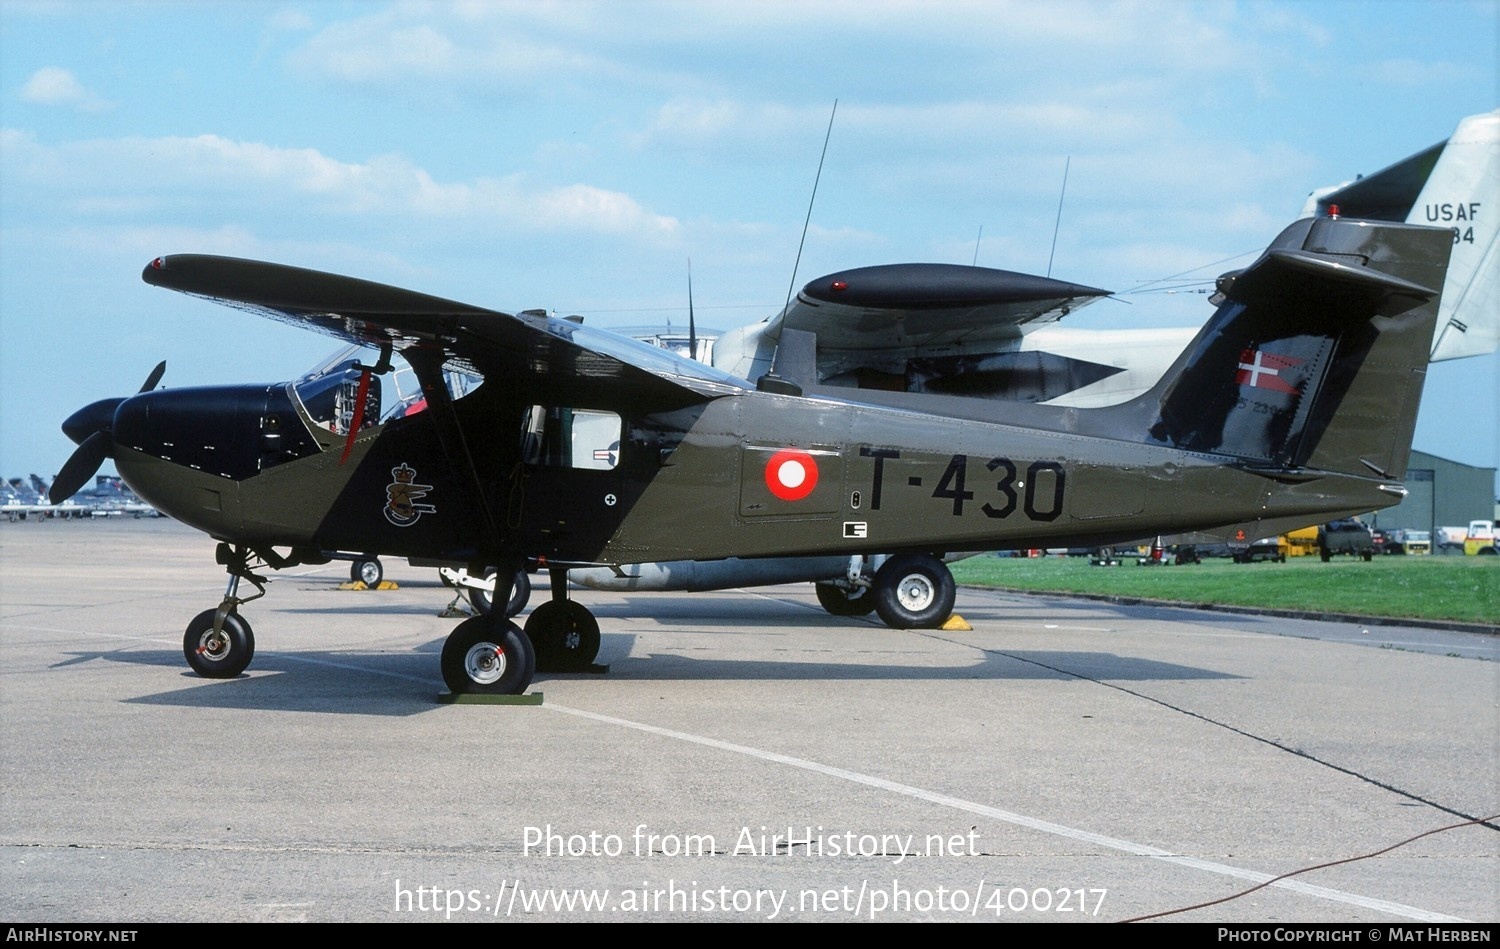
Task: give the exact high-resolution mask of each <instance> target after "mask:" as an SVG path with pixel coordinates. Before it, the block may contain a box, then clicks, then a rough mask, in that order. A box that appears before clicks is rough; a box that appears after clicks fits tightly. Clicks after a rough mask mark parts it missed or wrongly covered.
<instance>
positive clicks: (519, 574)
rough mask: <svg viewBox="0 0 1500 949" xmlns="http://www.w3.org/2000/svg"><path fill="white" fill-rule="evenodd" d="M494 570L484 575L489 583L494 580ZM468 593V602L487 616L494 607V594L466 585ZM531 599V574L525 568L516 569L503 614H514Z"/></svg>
mask: <svg viewBox="0 0 1500 949" xmlns="http://www.w3.org/2000/svg"><path fill="white" fill-rule="evenodd" d="M495 575H496V574H495V571H493V570H491V571H489V572H488V573H486V574H485V575H484V578H485V580H487V581H489V582H490V583H491V584H493V583H494V581H495ZM465 589H466V590H468V593H469V602H470V603H472V604H474V609H475V610H477V611H478V612H479V613H480V614H481V615H484V616H488V615H489V614H490V613H491V612H493V611H494V609H495V595H494V594H493V593H491V592H490V591H489V590H476V589H474V588H473V587H466V588H465ZM530 599H531V575H530V574H529V573H527V572H526V571H525V570H517V571H516V578H515V581H514V583H512V584H511V588H510V600H509V601H508V602H507V603H506V604H505V615H506V616H516V615H517V614H519V613H520V612H521V611H522V610H524V609H526V603H527V602H528V601H529V600H530Z"/></svg>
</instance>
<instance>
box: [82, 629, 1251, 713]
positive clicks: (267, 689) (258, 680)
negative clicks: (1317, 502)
mask: <svg viewBox="0 0 1500 949" xmlns="http://www.w3.org/2000/svg"><path fill="white" fill-rule="evenodd" d="M441 642H442V641H441V640H440V639H436V640H433V641H432V642H429V643H425V644H423V645H420V646H418V647H416V648H414V649H409V650H399V651H391V652H359V651H356V650H348V651H326V652H322V651H312V652H298V653H277V652H274V651H266V652H262V653H260V654H258V655H257V656H256V671H255V672H254V673H252V674H241V675H240V676H239V677H237V678H234V679H224V680H215V681H205V680H202V679H199V678H197V677H195V676H193V675H192V674H191V673H190V672H188V671H186V670H181V662H182V654H181V652H180V651H176V650H166V649H133V650H128V651H124V650H122V651H106V652H73V653H71V656H72V658H69V659H67V660H64V661H62V662H59V663H56V664H55V665H54V666H53V668H64V667H67V666H70V665H78V664H82V663H84V662H88V661H90V660H94V659H103V660H107V661H110V662H123V663H130V664H135V665H142V666H153V667H167V668H172V669H173V670H174V671H173V673H172V674H171V676H170V681H172V682H181V681H189V682H191V683H192V685H191V686H189V687H188V688H183V689H176V690H173V691H169V692H161V693H158V694H155V695H143V696H139V697H136V698H131V699H126V700H124V701H125V702H127V703H129V704H144V705H175V706H182V707H187V708H221V709H247V710H249V709H255V710H268V711H301V712H329V713H334V714H342V715H349V714H353V715H380V716H408V715H415V714H417V713H419V712H426V711H431V710H434V709H438V708H442V707H444V706H441V705H439V704H437V702H436V701H435V699H436V697H437V696H438V694H439V693H441V692H443V691H444V689H443V684H442V681H441V680H440V679H439V678H438V677H437V676H435V675H433V674H432V654H433V653H434V652H436V651H437V650H439V649H440V648H441ZM634 647H635V637H634V636H632V635H629V634H605V635H604V645H603V647H602V648H601V650H600V659H601V661H603V662H606V663H608V664H609V666H610V671H609V672H608V673H607V674H606V675H607V677H608V678H609V679H612V680H614V681H616V682H643V683H644V682H652V681H702V682H752V681H818V680H822V681H830V682H860V681H887V682H897V681H920V682H961V681H969V680H986V679H988V680H996V681H1007V680H1008V681H1023V680H1053V681H1066V680H1069V679H1073V678H1078V677H1083V678H1089V679H1102V680H1109V681H1185V680H1205V679H1235V678H1241V677H1240V676H1234V675H1230V674H1227V673H1222V672H1216V671H1212V670H1207V669H1197V668H1192V667H1189V666H1182V665H1177V664H1175V663H1169V662H1159V661H1156V660H1146V659H1136V658H1132V657H1129V656H1119V655H1115V654H1111V653H1101V652H1087V651H1076V652H1070V651H1067V650H1035V651H1010V652H1005V653H1001V652H996V651H978V650H972V649H970V650H967V654H965V655H962V656H958V657H955V658H946V657H944V658H935V657H932V656H931V655H930V654H929V653H926V652H925V650H923V651H921V652H913V653H907V652H905V651H902V650H898V649H891V648H882V649H863V650H862V649H859V648H854V649H848V650H845V649H828V648H817V649H806V650H801V649H797V648H795V647H789V648H786V649H785V650H784V651H785V652H786V653H787V654H788V656H787V658H786V659H785V660H766V659H737V658H733V657H727V656H723V655H714V656H713V657H711V658H699V657H697V656H692V655H685V654H684V652H683V650H680V649H676V648H674V647H672V646H671V645H667V646H666V648H661V644H658V645H657V648H656V650H655V651H653V652H651V653H649V654H646V655H640V656H632V655H631V652H632V650H633V648H634ZM953 648H955V649H958V650H962V649H963V648H964V647H958V646H955V647H953ZM688 651H692V647H688ZM862 653H863V654H866V655H870V654H877V655H879V656H880V657H882V658H883V659H886V660H889V661H884V662H881V661H876V662H870V661H861V654H862ZM976 653H977V661H975V658H976ZM903 656H905V657H906V660H902V657H903ZM913 659H915V660H920V661H922V662H927V663H932V664H923V665H914V664H913V662H912V661H907V660H913ZM362 673H363V674H362ZM580 678H582V679H590V678H597V676H596V675H595V674H593V673H556V674H553V673H542V674H540V675H539V676H538V678H537V680H536V681H537V688H538V689H540V690H545V688H546V684H547V682H548V681H560V680H576V679H580ZM163 681H167V680H166V677H165V675H164V676H163Z"/></svg>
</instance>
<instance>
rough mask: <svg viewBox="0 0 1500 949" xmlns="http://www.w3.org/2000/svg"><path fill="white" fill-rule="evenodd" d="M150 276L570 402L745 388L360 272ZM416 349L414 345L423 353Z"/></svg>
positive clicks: (209, 266) (619, 344)
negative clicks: (359, 276) (356, 275)
mask: <svg viewBox="0 0 1500 949" xmlns="http://www.w3.org/2000/svg"><path fill="white" fill-rule="evenodd" d="M141 277H142V279H143V280H145V281H146V282H147V283H149V284H152V285H153V286H158V287H164V288H167V289H170V290H178V291H181V292H183V293H188V294H191V295H194V296H200V297H204V298H207V299H210V300H214V301H216V302H219V303H224V304H226V305H229V306H233V307H236V308H238V309H244V310H248V311H250V312H253V313H257V314H259V315H262V316H267V317H270V318H272V319H275V320H279V321H281V322H286V323H291V324H293V325H296V326H301V327H304V328H307V329H313V330H317V331H319V332H323V333H327V334H329V335H331V336H336V337H338V338H340V339H343V340H347V341H349V342H355V343H363V344H368V345H374V346H386V345H389V346H391V347H392V348H393V349H395V350H397V351H402V352H406V353H407V354H408V355H415V354H418V353H420V354H424V355H429V356H430V357H432V356H438V355H439V354H440V356H441V361H442V362H443V363H444V364H445V365H447V366H449V367H452V368H462V369H466V370H469V371H472V372H476V373H479V374H480V375H483V376H485V377H486V378H487V379H501V380H504V381H505V384H507V385H518V386H525V387H527V388H528V390H530V391H532V392H534V393H535V394H536V395H537V397H538V398H540V399H546V398H548V395H549V393H566V396H567V398H568V400H569V404H574V405H584V404H588V403H590V402H597V403H599V404H601V405H608V404H617V405H623V404H626V403H629V404H633V405H636V406H641V407H652V408H654V407H663V408H665V407H670V406H675V405H683V404H688V403H691V402H695V401H701V400H702V399H704V398H714V397H717V396H720V395H727V394H732V393H735V392H740V391H744V390H745V389H746V388H748V387H747V385H746V383H745V382H744V381H743V380H740V379H737V378H735V377H734V376H731V375H729V374H727V373H722V372H719V371H718V370H714V369H712V368H709V367H707V366H703V365H702V364H700V363H696V362H693V361H692V360H688V359H683V358H680V357H677V356H674V355H673V354H671V353H669V352H667V351H665V350H662V349H658V348H656V347H653V346H647V345H645V344H643V343H637V342H636V341H634V340H630V339H626V338H624V337H621V336H617V335H615V334H613V333H606V332H601V331H598V330H593V329H591V328H586V327H584V326H582V325H581V324H578V323H573V322H569V321H567V320H559V319H551V318H547V317H542V316H536V315H531V314H525V313H523V314H510V313H502V312H500V311H497V310H490V309H486V308H484V307H476V306H472V305H469V304H466V303H458V302H455V301H453V300H445V299H442V298H440V297H434V296H428V295H427V294H423V293H417V292H414V291H411V290H403V289H401V288H399V287H391V286H386V285H385V284H380V283H374V282H371V281H368V280H360V279H357V278H354V277H344V276H340V275H337V274H330V273H324V272H321V271H316V270H306V269H303V268H300V267H288V266H285V265H283V264H272V263H266V262H263V261H256V260H243V259H240V258H234V257H216V256H210V255H204V254H176V255H172V256H167V257H158V258H156V259H155V260H153V261H152V262H151V263H150V264H149V265H148V266H147V267H146V269H145V270H144V271H143V272H142V274H141ZM414 351H415V352H414Z"/></svg>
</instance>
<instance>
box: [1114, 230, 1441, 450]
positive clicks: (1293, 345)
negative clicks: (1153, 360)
mask: <svg viewBox="0 0 1500 949" xmlns="http://www.w3.org/2000/svg"><path fill="white" fill-rule="evenodd" d="M1451 246H1452V235H1451V234H1450V233H1449V232H1447V231H1443V230H1438V229H1436V228H1427V227H1414V226H1410V225H1405V224H1384V223H1377V222H1371V221H1350V220H1341V219H1336V218H1319V219H1304V220H1301V221H1298V222H1297V223H1295V224H1293V225H1291V226H1290V227H1288V228H1287V229H1286V230H1285V231H1283V232H1282V233H1281V235H1280V236H1278V237H1277V238H1276V240H1275V241H1274V242H1272V244H1271V246H1270V247H1268V248H1267V249H1266V252H1265V253H1264V254H1263V255H1262V256H1261V258H1260V259H1259V260H1258V261H1256V262H1255V263H1254V264H1253V265H1251V266H1250V267H1249V268H1248V269H1246V270H1244V271H1241V272H1239V273H1237V274H1231V275H1226V276H1225V277H1223V278H1221V280H1220V289H1221V294H1222V296H1223V298H1224V299H1223V302H1222V303H1221V304H1220V306H1219V309H1218V311H1217V312H1216V313H1215V314H1214V316H1213V318H1212V319H1210V320H1209V322H1208V324H1207V325H1206V326H1205V327H1204V328H1203V330H1202V331H1201V332H1200V333H1199V334H1198V336H1197V338H1196V339H1195V340H1194V341H1193V343H1192V344H1191V345H1189V347H1188V348H1187V350H1186V351H1185V352H1184V353H1183V355H1182V356H1181V357H1179V359H1178V362H1177V364H1176V366H1174V368H1173V369H1172V371H1170V372H1168V373H1167V375H1166V376H1165V377H1164V378H1163V379H1162V381H1161V382H1160V383H1158V384H1157V386H1156V387H1155V388H1154V389H1152V390H1151V391H1150V392H1148V393H1146V394H1145V395H1143V396H1141V399H1140V400H1139V401H1140V403H1144V404H1146V405H1155V406H1156V408H1155V411H1156V418H1155V421H1154V423H1152V425H1151V426H1150V440H1151V441H1153V442H1155V443H1157V444H1163V445H1170V446H1172V447H1175V448H1180V449H1185V450H1188V451H1197V452H1205V453H1210V454H1217V455H1229V456H1233V457H1235V458H1237V459H1239V460H1240V461H1241V462H1242V463H1244V464H1246V465H1249V466H1253V467H1266V468H1274V469H1280V470H1298V469H1312V470H1315V471H1316V470H1322V471H1337V472H1343V473H1350V474H1361V475H1370V474H1374V475H1376V476H1379V477H1382V478H1389V479H1400V478H1401V477H1403V476H1404V474H1405V470H1406V459H1407V455H1408V454H1409V453H1410V450H1411V436H1412V429H1413V427H1414V426H1415V424H1416V415H1417V405H1418V402H1419V400H1420V398H1421V392H1422V383H1423V381H1424V378H1425V376H1426V368H1427V361H1428V346H1429V343H1430V341H1431V339H1432V333H1433V326H1434V323H1435V320H1436V315H1437V306H1438V296H1439V293H1438V291H1437V290H1434V289H1430V288H1433V287H1441V286H1442V283H1443V275H1444V270H1445V268H1446V267H1447V263H1448V255H1449V251H1450V249H1451Z"/></svg>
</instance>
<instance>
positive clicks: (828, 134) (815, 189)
mask: <svg viewBox="0 0 1500 949" xmlns="http://www.w3.org/2000/svg"><path fill="white" fill-rule="evenodd" d="M838 111H839V100H837V99H834V100H833V111H832V112H830V113H828V131H827V132H826V133H825V134H824V135H823V154H821V155H819V156H818V173H817V174H816V175H815V176H813V190H812V197H810V198H808V199H807V218H806V219H805V220H804V221H803V222H802V239H801V240H799V241H798V242H797V259H796V260H795V261H794V262H793V263H792V282H791V283H790V284H789V285H788V286H787V288H786V304H785V306H783V309H785V307H788V306H791V305H792V292H793V291H794V290H796V288H797V268H798V267H800V266H802V245H803V244H806V243H807V226H808V225H809V224H811V223H812V211H813V202H814V201H816V200H817V199H818V182H819V181H820V180H822V178H823V159H824V158H827V157H828V140H829V139H830V138H832V137H833V117H834V116H835V115H837V114H838Z"/></svg>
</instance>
